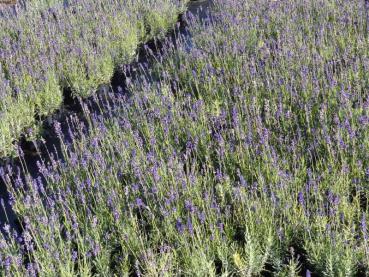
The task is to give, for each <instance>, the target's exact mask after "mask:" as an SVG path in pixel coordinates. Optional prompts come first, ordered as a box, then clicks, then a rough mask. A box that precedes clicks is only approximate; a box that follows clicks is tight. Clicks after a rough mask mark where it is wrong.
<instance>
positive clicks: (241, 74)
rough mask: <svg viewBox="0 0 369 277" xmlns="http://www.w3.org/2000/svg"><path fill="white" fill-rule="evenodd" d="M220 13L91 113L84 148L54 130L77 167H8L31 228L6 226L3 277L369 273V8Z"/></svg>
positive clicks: (230, 3)
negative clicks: (367, 11) (31, 172)
mask: <svg viewBox="0 0 369 277" xmlns="http://www.w3.org/2000/svg"><path fill="white" fill-rule="evenodd" d="M214 9H215V11H214V14H213V17H212V19H211V20H208V21H205V22H202V23H201V22H198V21H196V20H195V19H193V18H192V17H190V18H189V19H190V21H191V20H193V21H192V24H191V27H190V29H191V32H192V33H193V35H194V36H193V40H192V41H191V42H190V43H191V47H188V44H187V43H186V42H184V41H181V39H179V40H180V41H179V43H177V47H174V46H173V45H172V44H171V43H168V47H167V52H166V53H164V54H163V55H162V56H159V57H157V60H158V64H157V65H156V69H155V70H154V73H153V74H156V76H155V78H153V79H155V80H156V79H157V77H159V79H160V81H156V82H150V80H151V79H150V78H149V79H147V77H142V79H140V80H137V82H135V83H132V84H130V85H131V87H130V90H131V91H132V92H133V94H132V96H131V97H130V98H127V97H126V96H123V95H119V94H118V95H104V96H101V98H100V99H97V100H96V103H97V104H98V105H100V107H101V112H99V113H93V112H92V111H90V110H89V108H88V106H85V115H86V116H87V118H88V120H87V122H86V121H84V122H81V121H80V120H78V119H77V118H75V117H72V118H70V122H69V124H70V134H69V137H71V138H75V139H74V140H73V141H67V140H66V139H65V138H63V134H62V132H61V131H60V129H59V128H60V125H59V124H58V123H57V122H56V123H55V130H56V132H58V133H59V137H60V140H61V141H62V142H63V146H62V147H63V158H61V157H57V156H56V155H53V154H50V155H51V160H52V161H51V163H50V164H49V165H46V164H44V163H42V162H40V163H39V169H40V178H38V179H32V178H30V177H26V178H22V177H20V176H22V171H18V170H15V169H14V170H12V169H11V168H8V169H4V170H3V172H2V176H3V177H4V179H5V180H6V181H7V183H8V185H9V189H10V191H11V195H12V197H11V199H12V206H13V208H14V209H15V211H16V212H17V213H18V214H19V215H20V216H21V217H22V218H23V219H24V224H23V225H24V232H23V234H16V232H14V231H13V230H11V229H10V228H9V227H8V226H7V225H5V226H4V228H3V230H4V234H3V237H2V239H1V240H0V248H1V259H0V260H1V265H2V269H3V271H4V274H10V272H11V273H12V275H14V276H17V275H18V276H24V275H27V274H28V275H32V274H39V275H41V276H49V275H50V276H55V275H61V276H75V275H86V276H90V275H97V274H99V275H114V274H115V275H117V276H121V275H122V276H125V275H128V274H129V273H135V274H136V275H138V276H158V275H160V276H174V275H185V276H216V275H222V276H228V275H238V276H257V275H259V274H262V273H266V272H267V271H272V272H273V274H275V275H276V276H299V274H305V273H306V275H307V276H308V275H309V274H310V273H309V271H313V272H315V273H317V274H318V276H354V275H360V274H361V275H365V274H367V273H368V268H369V259H368V254H369V253H368V230H367V223H366V221H367V219H368V210H367V209H368V207H367V204H368V200H367V197H368V189H367V187H366V183H367V181H368V176H369V174H368V171H369V170H368V168H369V164H368V153H369V152H368V150H369V149H368V147H369V145H368V140H367V138H368V128H367V125H368V122H369V121H368V111H367V107H368V103H369V102H368V101H369V99H368V95H367V89H368V81H369V79H368V76H367V72H368V71H367V69H368V68H367V66H368V55H367V54H368V49H367V47H366V45H367V41H366V40H365V39H366V38H365V27H364V26H365V21H364V20H363V18H364V17H363V14H362V13H363V12H362V11H363V3H358V2H357V1H337V0H328V1H326V0H324V1H312V0H311V1H310V0H304V1H302V0H301V1H300V0H299V1H294V2H291V1H276V2H274V1H273V2H272V1H266V0H265V1H247V2H245V1H242V0H216V1H215V8H214ZM143 76H147V75H146V74H143ZM96 103H95V104H94V106H95V105H96ZM87 126H88V127H87ZM303 267H304V269H306V268H308V270H309V271H302V268H303Z"/></svg>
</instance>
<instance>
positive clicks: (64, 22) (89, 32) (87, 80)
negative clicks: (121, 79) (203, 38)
mask: <svg viewBox="0 0 369 277" xmlns="http://www.w3.org/2000/svg"><path fill="white" fill-rule="evenodd" d="M185 3H186V1H177V0H160V1H151V0H141V1H130V0H129V1H123V0H109V1H102V0H99V1H95V0H94V1H91V0H86V1H77V0H72V1H68V2H67V3H66V4H65V5H64V6H61V5H57V6H55V7H53V8H49V9H47V10H43V9H25V8H24V9H21V8H19V7H18V8H12V10H9V11H8V12H7V13H5V12H4V14H3V16H2V17H1V18H0V29H1V32H0V83H1V87H0V116H1V118H0V156H5V155H8V154H11V153H12V151H14V146H13V141H14V140H16V139H18V138H19V136H20V134H21V133H23V132H24V131H25V129H26V128H30V127H34V125H35V123H36V119H35V118H37V117H43V116H47V115H49V114H50V113H51V112H53V111H55V110H56V109H57V108H59V107H60V105H61V103H62V89H63V88H65V87H69V88H71V89H72V91H73V94H74V96H80V97H85V96H88V95H90V94H91V92H93V91H95V90H96V89H97V87H98V86H99V85H100V84H102V83H107V82H109V81H110V79H111V77H112V75H113V71H114V67H115V66H117V65H118V64H123V63H128V62H129V61H130V60H131V59H132V58H133V56H134V54H135V49H136V48H137V46H138V44H140V43H142V42H144V41H146V40H147V39H148V38H152V37H153V36H156V35H158V34H159V33H161V32H164V31H165V30H167V29H168V28H169V27H170V26H171V25H172V24H173V23H174V22H175V21H176V20H177V15H178V13H180V12H181V11H182V10H183V9H184V4H185ZM17 9H18V10H17ZM14 10H15V11H16V12H17V15H16V16H15V15H14ZM11 11H13V12H11ZM33 133H37V132H36V131H33Z"/></svg>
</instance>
